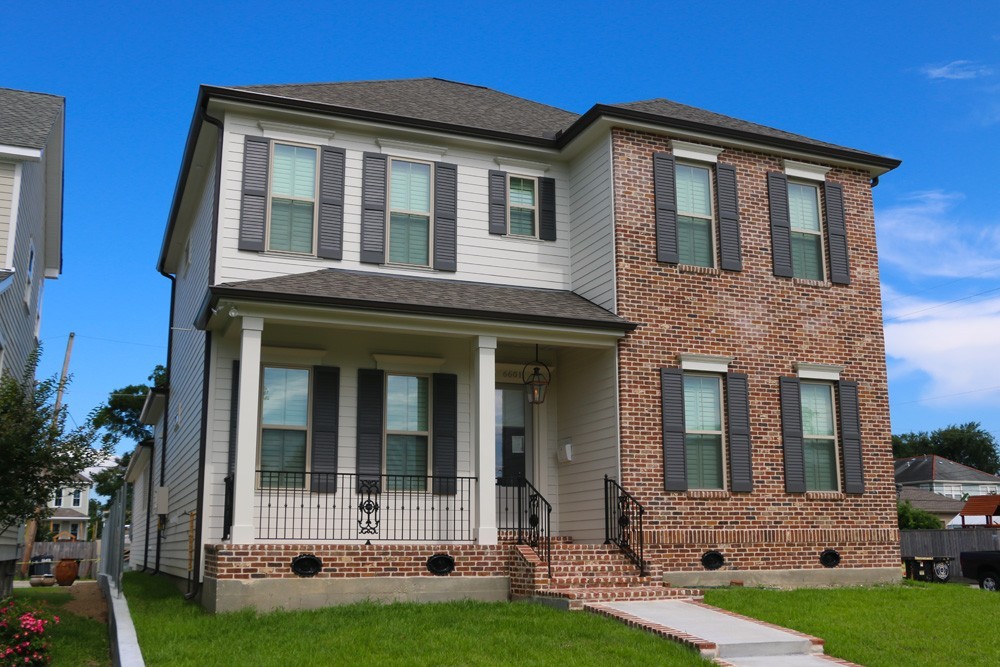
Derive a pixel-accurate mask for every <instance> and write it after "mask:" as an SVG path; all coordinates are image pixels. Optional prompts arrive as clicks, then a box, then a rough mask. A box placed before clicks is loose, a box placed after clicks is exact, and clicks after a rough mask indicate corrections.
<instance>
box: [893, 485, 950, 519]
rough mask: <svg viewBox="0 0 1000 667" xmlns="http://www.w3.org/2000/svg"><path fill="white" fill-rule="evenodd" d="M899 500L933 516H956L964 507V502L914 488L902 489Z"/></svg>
mask: <svg viewBox="0 0 1000 667" xmlns="http://www.w3.org/2000/svg"><path fill="white" fill-rule="evenodd" d="M899 499H900V500H901V501H906V502H909V503H910V504H911V505H913V506H914V507H916V508H918V509H922V510H924V511H926V512H933V513H935V514H958V513H959V512H961V511H962V508H963V507H965V501H964V500H955V499H954V498H949V497H948V496H942V495H941V494H940V493H934V492H933V491H928V490H926V489H917V488H914V487H903V489H902V491H900V492H899Z"/></svg>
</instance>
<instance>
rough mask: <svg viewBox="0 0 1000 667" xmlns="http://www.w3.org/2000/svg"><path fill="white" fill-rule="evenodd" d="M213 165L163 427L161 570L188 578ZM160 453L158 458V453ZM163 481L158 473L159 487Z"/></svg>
mask: <svg viewBox="0 0 1000 667" xmlns="http://www.w3.org/2000/svg"><path fill="white" fill-rule="evenodd" d="M208 165H209V166H208V168H207V169H206V170H205V171H206V173H205V176H204V180H203V181H201V182H200V183H196V184H195V187H197V188H198V190H195V193H194V194H195V196H197V197H198V200H197V202H198V203H197V206H195V207H194V208H193V209H192V210H193V214H192V215H193V218H194V219H193V223H192V227H191V232H190V244H191V264H190V266H189V267H186V266H185V262H184V261H183V260H182V262H181V266H180V268H179V269H178V271H177V287H176V295H175V298H176V302H175V311H174V321H173V322H171V323H170V324H171V326H172V327H175V328H174V331H173V349H172V357H171V368H170V397H169V400H168V413H167V415H166V419H165V421H166V424H165V426H164V428H165V429H167V445H166V447H167V464H166V477H165V486H166V487H167V488H168V489H169V501H170V502H169V511H168V514H167V517H168V518H167V523H166V527H165V529H164V531H163V541H162V545H161V554H160V569H161V570H162V571H164V572H167V573H169V574H173V575H176V576H179V577H186V576H187V569H188V531H189V525H188V513H190V512H194V511H196V510H197V493H198V457H199V453H200V443H201V415H202V383H203V381H204V376H203V368H204V354H205V333H204V332H202V331H196V330H193V326H194V325H193V323H194V321H195V319H196V318H197V317H198V308H199V307H200V305H201V303H202V300H203V299H204V296H205V292H206V285H207V284H208V262H209V249H210V247H211V233H212V196H213V192H214V178H215V173H214V171H215V168H214V165H215V160H214V159H212V158H211V157H210V158H209V160H208ZM156 454H157V459H159V456H158V455H159V452H156ZM157 465H159V460H157ZM158 485H159V478H156V481H155V483H154V486H158Z"/></svg>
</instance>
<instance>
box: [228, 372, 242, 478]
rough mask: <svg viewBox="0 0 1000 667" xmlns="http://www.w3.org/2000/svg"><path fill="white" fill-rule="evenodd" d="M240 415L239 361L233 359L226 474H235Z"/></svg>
mask: <svg viewBox="0 0 1000 667" xmlns="http://www.w3.org/2000/svg"><path fill="white" fill-rule="evenodd" d="M239 414H240V360H239V359H233V382H232V384H231V385H230V387H229V464H228V466H227V467H226V469H227V470H228V474H230V475H232V474H235V473H236V437H237V434H238V433H239V426H240V424H239Z"/></svg>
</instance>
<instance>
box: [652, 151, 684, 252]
mask: <svg viewBox="0 0 1000 667" xmlns="http://www.w3.org/2000/svg"><path fill="white" fill-rule="evenodd" d="M675 179H676V177H675V176H674V156H673V155H671V154H670V153H653V197H654V199H655V206H656V261H658V262H671V263H674V264H676V263H677V262H679V261H680V254H679V252H678V250H677V185H676V180H675Z"/></svg>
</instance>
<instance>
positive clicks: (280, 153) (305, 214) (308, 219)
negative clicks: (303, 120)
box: [267, 142, 319, 254]
mask: <svg viewBox="0 0 1000 667" xmlns="http://www.w3.org/2000/svg"><path fill="white" fill-rule="evenodd" d="M318 154H319V151H318V150H317V149H316V148H315V147H311V146H303V145H301V144H290V143H279V142H273V143H272V144H271V171H270V181H271V183H270V191H269V202H268V226H267V228H268V229H267V248H268V250H281V251H285V252H295V253H301V254H312V253H313V252H314V251H315V246H316V242H315V241H316V239H315V236H316V209H317V206H316V192H317V189H318V184H317V179H318V177H319V169H318V168H317V166H316V165H317V158H318Z"/></svg>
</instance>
